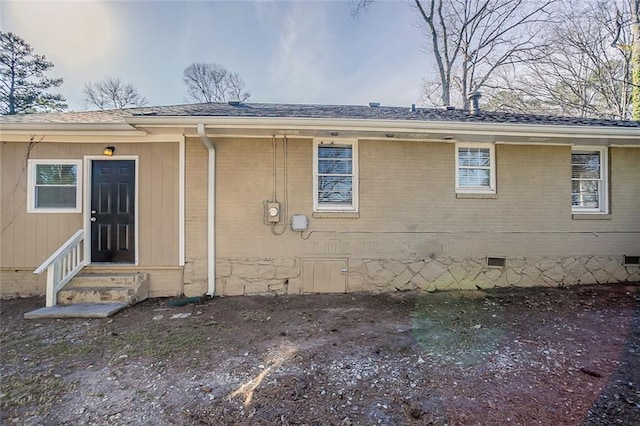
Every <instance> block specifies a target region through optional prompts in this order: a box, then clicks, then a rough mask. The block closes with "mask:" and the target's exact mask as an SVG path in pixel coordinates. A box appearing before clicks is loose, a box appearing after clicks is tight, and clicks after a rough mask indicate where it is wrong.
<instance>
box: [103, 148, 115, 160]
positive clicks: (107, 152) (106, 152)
mask: <svg viewBox="0 0 640 426" xmlns="http://www.w3.org/2000/svg"><path fill="white" fill-rule="evenodd" d="M115 151H116V147H115V146H105V147H104V149H103V150H102V153H103V154H104V155H106V156H109V157H111V156H112V155H113V153H114V152H115Z"/></svg>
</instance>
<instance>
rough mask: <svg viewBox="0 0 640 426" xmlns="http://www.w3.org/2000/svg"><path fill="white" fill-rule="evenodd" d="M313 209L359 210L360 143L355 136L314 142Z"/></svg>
mask: <svg viewBox="0 0 640 426" xmlns="http://www.w3.org/2000/svg"><path fill="white" fill-rule="evenodd" d="M313 210H314V211H329V212H331V211H337V212H343V211H352V212H355V211H357V210H358V144H357V141H356V140H353V139H315V140H314V141H313Z"/></svg>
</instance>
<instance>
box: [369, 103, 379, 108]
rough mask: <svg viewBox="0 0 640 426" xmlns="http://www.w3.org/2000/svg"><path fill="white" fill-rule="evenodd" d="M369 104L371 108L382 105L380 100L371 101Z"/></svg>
mask: <svg viewBox="0 0 640 426" xmlns="http://www.w3.org/2000/svg"><path fill="white" fill-rule="evenodd" d="M369 106H370V107H371V108H378V107H379V106H380V102H369Z"/></svg>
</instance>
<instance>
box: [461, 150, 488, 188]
mask: <svg viewBox="0 0 640 426" xmlns="http://www.w3.org/2000/svg"><path fill="white" fill-rule="evenodd" d="M456 192H457V193H483V194H495V192H496V159H495V147H494V145H493V144H488V143H457V144H456Z"/></svg>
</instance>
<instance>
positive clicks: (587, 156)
mask: <svg viewBox="0 0 640 426" xmlns="http://www.w3.org/2000/svg"><path fill="white" fill-rule="evenodd" d="M571 210H572V212H573V213H607V211H608V200H607V149H606V148H602V147H588V146H575V147H573V148H572V151H571Z"/></svg>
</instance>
